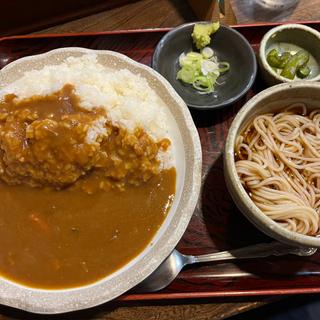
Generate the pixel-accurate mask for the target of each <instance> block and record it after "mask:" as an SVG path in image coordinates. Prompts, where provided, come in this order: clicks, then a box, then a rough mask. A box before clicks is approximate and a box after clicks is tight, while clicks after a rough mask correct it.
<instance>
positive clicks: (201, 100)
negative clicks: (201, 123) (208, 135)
mask: <svg viewBox="0 0 320 320" xmlns="http://www.w3.org/2000/svg"><path fill="white" fill-rule="evenodd" d="M200 23H206V22H200ZM194 25H195V23H187V24H183V25H181V26H179V27H177V28H175V29H173V30H171V31H170V32H168V33H167V34H166V35H165V36H164V37H163V38H162V39H161V40H160V42H159V43H158V45H157V47H156V49H155V52H154V55H153V59H152V67H153V68H154V69H155V70H156V71H158V72H159V73H160V74H161V75H162V76H164V77H165V78H166V79H167V80H168V81H169V82H170V84H171V85H172V86H173V88H174V89H175V90H176V91H177V93H178V94H179V95H180V96H181V97H182V99H183V100H184V101H185V103H186V104H187V105H188V106H189V107H190V108H193V109H201V110H209V109H216V108H221V107H224V106H227V105H230V104H232V103H234V102H235V101H237V100H238V99H240V98H241V97H242V96H243V95H244V94H245V93H246V92H247V91H248V90H249V89H250V88H251V86H252V84H253V82H254V80H255V77H256V72H257V63H256V58H255V54H254V52H253V49H252V48H251V46H250V44H249V42H248V41H247V40H246V39H245V38H244V37H243V36H242V35H241V34H240V33H239V32H238V31H236V30H234V29H232V28H230V27H226V26H223V25H221V26H220V28H219V30H218V31H217V32H215V33H214V34H213V35H211V43H210V45H209V47H211V48H212V49H213V50H214V51H215V53H216V55H217V57H218V59H219V61H226V62H229V63H230V70H229V71H228V72H226V73H224V74H222V75H220V77H219V78H218V80H217V81H218V83H219V84H216V86H215V91H214V92H213V93H210V94H203V93H200V92H198V91H197V90H196V89H194V88H193V87H192V86H191V85H189V84H184V83H182V82H181V81H180V80H178V79H177V72H178V71H179V69H180V67H179V56H180V55H181V54H182V53H183V52H184V53H188V52H190V51H196V48H194V47H193V42H192V38H191V33H192V31H193V27H194Z"/></svg>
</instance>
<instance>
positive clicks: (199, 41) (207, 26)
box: [191, 22, 220, 50]
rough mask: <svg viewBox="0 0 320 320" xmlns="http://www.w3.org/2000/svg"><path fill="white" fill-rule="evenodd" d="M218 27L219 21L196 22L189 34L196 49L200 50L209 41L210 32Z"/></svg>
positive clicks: (213, 31)
mask: <svg viewBox="0 0 320 320" xmlns="http://www.w3.org/2000/svg"><path fill="white" fill-rule="evenodd" d="M219 28H220V23H219V22H212V23H196V24H195V25H194V27H193V32H192V34H191V36H192V39H193V42H194V44H195V46H196V47H197V49H199V50H201V49H202V48H204V47H206V46H207V45H208V44H210V42H211V38H210V36H211V34H213V33H215V32H216V31H217V30H218V29H219Z"/></svg>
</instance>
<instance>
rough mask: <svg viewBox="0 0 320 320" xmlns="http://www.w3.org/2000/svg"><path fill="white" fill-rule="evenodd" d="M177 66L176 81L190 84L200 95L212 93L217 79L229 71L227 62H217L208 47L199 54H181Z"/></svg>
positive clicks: (192, 52)
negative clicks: (178, 65) (178, 68)
mask: <svg viewBox="0 0 320 320" xmlns="http://www.w3.org/2000/svg"><path fill="white" fill-rule="evenodd" d="M179 64H180V67H181V69H180V70H179V71H178V73H177V79H179V80H181V81H183V82H184V83H187V84H192V86H193V87H194V88H195V89H197V90H198V91H200V92H202V93H211V92H213V91H214V86H215V84H216V81H217V78H218V77H219V76H220V74H221V73H223V72H226V71H228V70H229V69H230V65H229V63H228V62H218V59H217V57H216V56H215V54H214V51H213V50H212V49H211V48H209V47H205V48H203V49H202V50H201V53H199V52H194V51H191V52H189V53H187V54H184V53H182V54H181V55H180V57H179Z"/></svg>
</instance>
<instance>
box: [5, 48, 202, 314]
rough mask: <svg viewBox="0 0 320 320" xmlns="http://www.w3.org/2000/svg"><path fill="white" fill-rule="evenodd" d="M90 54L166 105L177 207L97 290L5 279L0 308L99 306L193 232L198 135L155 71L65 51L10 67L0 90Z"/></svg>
mask: <svg viewBox="0 0 320 320" xmlns="http://www.w3.org/2000/svg"><path fill="white" fill-rule="evenodd" d="M90 52H94V53H96V54H97V60H98V62H99V63H101V64H102V65H104V66H105V67H106V69H112V70H119V69H124V68H126V69H129V70H130V71H132V72H133V73H138V74H140V75H141V76H142V77H144V78H146V79H147V81H148V83H149V85H150V87H151V88H153V89H154V90H155V91H156V93H157V94H158V96H159V97H160V99H161V100H162V101H163V103H164V104H165V106H166V110H167V112H168V116H169V127H170V131H171V134H172V139H173V145H174V150H175V158H176V170H177V188H176V197H175V200H174V203H173V205H172V208H171V209H170V211H169V213H168V215H167V217H166V219H165V221H164V223H163V224H162V226H161V227H160V229H159V230H158V232H157V233H156V235H155V237H154V238H153V240H152V242H151V243H150V244H149V245H148V246H147V247H146V248H145V250H144V251H143V252H141V253H140V254H139V255H138V256H137V257H136V258H135V259H133V260H132V261H131V262H129V263H128V264H127V265H125V266H124V267H122V268H121V269H119V270H118V271H116V272H115V273H113V274H111V275H110V276H107V277H105V278H104V279H102V280H100V281H98V282H95V283H93V284H91V285H87V286H83V287H78V288H74V289H65V290H43V289H34V288H28V287H26V286H23V285H20V284H17V283H14V282H11V281H8V280H6V279H4V278H0V303H2V304H4V305H8V306H12V307H15V308H19V309H23V310H27V311H30V312H36V313H62V312H68V311H74V310H80V309H84V308H89V307H93V306H96V305H98V304H101V303H104V302H107V301H110V300H112V299H114V298H116V297H117V296H119V295H121V294H123V293H124V292H126V291H128V290H129V289H131V288H132V287H134V286H135V285H137V284H138V283H139V282H141V281H142V280H143V279H145V278H146V277H147V276H148V275H149V274H151V273H152V272H153V271H154V270H155V269H156V268H157V267H158V266H159V265H160V263H161V262H162V261H163V260H164V259H165V258H166V257H167V256H168V255H169V254H170V252H171V251H172V250H173V249H174V247H175V246H176V244H177V243H178V241H179V240H180V238H181V237H182V235H183V233H184V231H185V229H186V228H187V226H188V223H189V220H190V218H191V216H192V214H193V211H194V208H195V206H196V204H197V200H198V196H199V192H200V185H201V160H202V154H201V145H200V140H199V136H198V133H197V130H196V128H195V125H194V123H193V121H192V118H191V116H190V113H189V110H188V108H187V107H186V105H185V103H184V102H183V100H182V99H181V98H180V97H179V96H178V94H177V93H176V92H175V91H174V89H173V88H172V87H171V85H170V84H169V83H168V82H167V81H166V80H165V79H164V78H163V77H162V76H161V75H159V74H158V73H157V72H155V71H154V70H152V69H151V68H149V67H147V66H145V65H142V64H140V63H137V62H135V61H133V60H131V59H129V58H128V57H126V56H124V55H122V54H119V53H116V52H112V51H103V50H99V51H96V50H89V49H84V48H62V49H56V50H53V51H50V52H48V53H44V54H40V55H35V56H30V57H25V58H22V59H19V60H17V61H15V62H12V63H10V64H9V65H7V66H6V67H5V68H3V69H2V70H1V71H0V85H1V86H4V85H8V84H9V83H11V82H13V81H15V80H17V79H18V78H20V77H21V76H22V75H23V73H24V72H26V71H30V70H34V69H41V68H43V67H44V66H46V65H55V64H60V63H61V62H62V61H63V60H64V59H65V58H67V57H70V56H81V55H84V54H87V53H90ZM106 72H107V70H106Z"/></svg>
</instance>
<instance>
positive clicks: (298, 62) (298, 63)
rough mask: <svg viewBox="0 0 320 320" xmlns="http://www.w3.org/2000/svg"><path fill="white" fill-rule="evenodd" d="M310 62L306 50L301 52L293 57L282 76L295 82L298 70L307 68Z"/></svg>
mask: <svg viewBox="0 0 320 320" xmlns="http://www.w3.org/2000/svg"><path fill="white" fill-rule="evenodd" d="M308 61H309V54H308V53H307V52H306V51H304V50H299V51H298V52H297V53H296V54H294V55H293V56H291V57H290V58H289V60H288V62H287V63H286V64H285V66H284V68H283V69H282V71H281V73H280V75H281V76H282V77H285V78H287V79H290V80H293V79H294V77H295V75H296V72H297V70H298V69H299V68H300V67H303V66H305V65H306V64H307V63H308Z"/></svg>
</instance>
